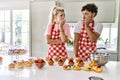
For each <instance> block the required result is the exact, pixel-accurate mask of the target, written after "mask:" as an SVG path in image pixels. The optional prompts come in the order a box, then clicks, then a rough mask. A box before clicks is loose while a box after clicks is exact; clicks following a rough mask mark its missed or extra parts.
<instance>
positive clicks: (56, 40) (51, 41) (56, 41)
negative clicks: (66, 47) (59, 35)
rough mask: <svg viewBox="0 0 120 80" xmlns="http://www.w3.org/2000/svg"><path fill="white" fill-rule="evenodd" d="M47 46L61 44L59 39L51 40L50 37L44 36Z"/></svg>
mask: <svg viewBox="0 0 120 80" xmlns="http://www.w3.org/2000/svg"><path fill="white" fill-rule="evenodd" d="M46 40H47V44H61V43H62V41H61V39H55V40H53V39H51V35H46Z"/></svg>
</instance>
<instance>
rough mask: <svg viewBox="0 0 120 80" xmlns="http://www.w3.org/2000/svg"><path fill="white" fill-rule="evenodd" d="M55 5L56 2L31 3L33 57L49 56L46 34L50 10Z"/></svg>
mask: <svg viewBox="0 0 120 80" xmlns="http://www.w3.org/2000/svg"><path fill="white" fill-rule="evenodd" d="M55 5H56V2H55V1H31V3H30V20H31V22H30V23H31V53H32V56H37V57H44V56H45V55H47V43H46V41H45V36H44V33H45V29H46V27H47V24H48V16H49V13H50V10H51V8H52V7H53V6H55Z"/></svg>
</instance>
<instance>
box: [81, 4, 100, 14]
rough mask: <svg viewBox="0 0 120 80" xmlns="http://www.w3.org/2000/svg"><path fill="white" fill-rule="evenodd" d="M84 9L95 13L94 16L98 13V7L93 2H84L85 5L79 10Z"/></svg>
mask: <svg viewBox="0 0 120 80" xmlns="http://www.w3.org/2000/svg"><path fill="white" fill-rule="evenodd" d="M85 10H87V11H89V12H92V13H95V16H96V15H97V13H98V7H97V6H96V5H95V4H94V3H89V4H86V5H85V6H83V7H82V9H81V11H85Z"/></svg>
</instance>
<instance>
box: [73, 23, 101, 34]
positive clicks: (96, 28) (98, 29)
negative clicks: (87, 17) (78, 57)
mask: <svg viewBox="0 0 120 80" xmlns="http://www.w3.org/2000/svg"><path fill="white" fill-rule="evenodd" d="M91 25H92V23H90V24H89V26H91ZM82 26H83V22H82V21H79V22H78V23H77V24H76V25H75V28H74V33H81V27H82ZM102 29H103V25H102V24H101V23H98V22H94V31H95V32H97V33H99V34H101V32H102Z"/></svg>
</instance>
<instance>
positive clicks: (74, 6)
mask: <svg viewBox="0 0 120 80" xmlns="http://www.w3.org/2000/svg"><path fill="white" fill-rule="evenodd" d="M87 3H95V4H96V5H97V6H98V14H97V16H96V17H95V20H96V21H99V22H114V21H115V8H116V6H115V0H101V1H100V0H94V1H93V0H91V1H84V0H83V1H79V2H75V1H73V2H60V4H61V7H63V8H65V11H66V19H67V21H68V22H76V21H78V20H81V19H82V14H81V8H82V6H83V5H85V4H87Z"/></svg>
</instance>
